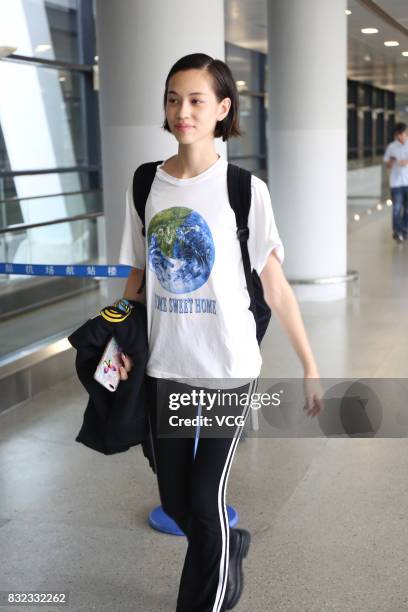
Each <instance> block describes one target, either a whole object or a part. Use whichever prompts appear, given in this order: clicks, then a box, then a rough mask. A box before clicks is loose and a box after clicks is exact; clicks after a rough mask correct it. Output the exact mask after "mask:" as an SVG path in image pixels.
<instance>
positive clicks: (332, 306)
mask: <svg viewBox="0 0 408 612" xmlns="http://www.w3.org/2000/svg"><path fill="white" fill-rule="evenodd" d="M348 253H349V261H348V264H349V265H348V267H349V268H351V269H357V270H358V271H359V272H360V294H359V296H354V297H353V296H352V295H350V296H349V297H348V298H347V300H345V301H338V302H331V303H330V302H324V303H311V302H309V303H303V304H301V310H302V313H303V316H304V320H305V324H306V328H307V330H308V334H309V337H310V339H311V343H312V346H313V349H314V352H315V354H316V357H317V361H318V364H319V366H320V373H321V375H322V377H346V376H347V377H354V378H357V377H401V378H404V377H407V378H408V348H407V344H406V337H407V333H406V332H407V323H408V309H407V296H408V276H407V270H408V243H404V244H402V245H397V244H395V243H394V242H392V240H391V238H390V231H389V217H388V215H385V214H384V215H379V216H378V218H377V219H374V220H372V221H370V222H369V223H365V224H361V225H360V226H359V227H353V228H352V231H350V233H349V245H348ZM263 353H264V367H263V376H269V377H296V376H299V375H300V374H301V370H300V367H299V364H298V362H297V359H296V357H295V354H294V352H293V350H292V348H291V347H290V345H289V343H288V340H287V339H286V337H285V336H284V334H283V332H282V331H281V330H280V329H279V327H278V326H277V322H276V320H273V322H272V325H271V327H270V329H269V331H268V336H267V338H266V339H265V342H264V345H263ZM85 400H86V394H85V392H84V390H83V389H82V387H81V385H80V383H79V382H78V381H77V380H76V379H69V380H66V381H64V382H62V383H59V384H58V385H56V386H54V387H53V388H50V389H49V390H47V391H46V392H44V393H42V394H40V395H38V396H36V397H35V399H34V400H33V401H31V402H29V403H27V404H25V405H23V406H21V407H20V408H18V409H14V410H10V411H8V412H5V413H3V414H1V415H0V466H1V471H0V474H1V477H0V482H1V485H0V486H1V494H0V550H1V564H0V568H1V569H0V590H5V589H13V590H34V589H36V590H37V589H38V590H48V591H49V590H51V589H52V590H57V591H69V597H70V609H72V610H76V611H79V610H83V611H86V612H87V611H89V610H97V611H98V612H99V611H105V610H106V611H109V612H116V611H118V612H119V611H120V612H122V611H123V612H125V611H126V612H127V611H129V612H131V611H132V612H172V611H174V610H175V602H176V597H177V586H178V580H179V575H180V571H181V566H182V562H183V558H184V554H185V550H186V542H185V540H184V538H180V537H175V536H169V535H162V534H160V533H158V532H155V531H153V530H152V529H150V527H149V526H148V524H147V516H148V513H149V512H150V510H151V509H152V508H153V507H154V506H156V505H157V504H158V493H157V486H156V481H155V477H154V474H153V473H152V472H151V470H150V468H149V466H148V464H147V462H146V460H145V458H144V457H143V455H142V453H141V449H140V448H139V447H136V448H133V449H132V450H130V451H128V452H126V453H123V454H120V455H114V456H110V457H106V456H102V455H99V454H98V453H95V452H94V451H91V450H89V449H87V448H85V447H84V446H82V445H80V444H78V443H76V442H75V441H74V438H75V435H76V433H77V432H78V430H79V427H80V425H81V423H82V415H83V410H84V405H85ZM405 455H407V462H408V445H407V444H406V440H405V439H404V438H400V439H398V438H388V439H385V438H383V439H380V438H374V439H367V438H366V439H364V438H357V439H350V438H348V437H346V436H344V437H340V438H334V437H333V438H329V437H311V438H290V437H287V438H284V437H281V438H276V437H275V438H273V439H271V438H257V437H249V438H247V439H246V440H245V441H243V442H242V443H240V444H239V446H238V450H237V453H236V455H235V461H234V465H233V467H232V470H231V475H230V478H229V485H228V503H230V504H232V505H234V506H235V507H236V509H237V510H238V512H239V515H240V525H242V526H245V527H246V528H249V529H250V531H251V532H252V535H253V540H252V547H251V549H250V553H249V555H248V558H247V560H246V564H245V567H246V573H245V583H246V586H245V590H244V593H243V596H242V599H241V601H240V603H239V605H238V606H237V608H236V610H237V612H269V611H274V612H275V611H276V612H277V611H285V612H348V611H355V612H380V611H381V612H385V611H387V612H397V611H402V610H407V609H408V580H407V578H408V576H407V574H408V552H407V551H408V529H407V524H406V521H407V518H406V517H407V515H408V493H407V487H406V472H407V468H406V465H405ZM405 497H407V500H405ZM2 609H3V608H2ZM4 609H7V608H4ZM12 609H13V610H14V608H11V607H10V610H12ZM31 609H33V608H31ZM35 609H38V610H39V609H40V608H35ZM41 609H48V610H54V609H55V610H57V608H41Z"/></svg>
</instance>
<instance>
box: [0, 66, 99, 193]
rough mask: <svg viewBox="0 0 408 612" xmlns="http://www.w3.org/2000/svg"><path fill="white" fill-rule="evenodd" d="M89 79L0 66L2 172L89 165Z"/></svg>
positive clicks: (81, 75)
mask: <svg viewBox="0 0 408 612" xmlns="http://www.w3.org/2000/svg"><path fill="white" fill-rule="evenodd" d="M85 78H86V76H85V75H83V74H81V73H78V72H66V71H62V70H55V69H52V68H44V67H37V66H34V65H30V64H16V63H11V62H0V90H1V92H2V94H1V96H0V164H1V165H0V170H10V169H11V170H14V171H18V170H32V169H41V168H56V167H61V166H62V167H64V166H77V165H81V164H86V163H88V160H87V153H86V142H85V134H86V132H85V130H84V129H83V116H82V108H83V107H84V104H82V102H83V101H82V88H81V84H82V83H83V79H85ZM19 195H21V194H19Z"/></svg>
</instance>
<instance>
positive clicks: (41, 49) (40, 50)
mask: <svg viewBox="0 0 408 612" xmlns="http://www.w3.org/2000/svg"><path fill="white" fill-rule="evenodd" d="M50 49H51V45H47V44H44V45H37V46H36V48H35V50H36V51H37V52H38V53H43V52H44V51H49V50H50Z"/></svg>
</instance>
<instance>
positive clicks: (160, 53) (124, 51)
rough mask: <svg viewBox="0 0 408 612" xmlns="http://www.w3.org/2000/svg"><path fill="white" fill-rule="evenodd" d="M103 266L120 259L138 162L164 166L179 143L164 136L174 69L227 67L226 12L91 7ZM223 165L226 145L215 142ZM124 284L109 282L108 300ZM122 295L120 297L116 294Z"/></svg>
mask: <svg viewBox="0 0 408 612" xmlns="http://www.w3.org/2000/svg"><path fill="white" fill-rule="evenodd" d="M96 35H97V49H98V56H99V79H100V81H99V82H100V85H99V96H100V118H101V141H102V165H103V188H104V207H105V223H106V239H107V241H106V251H107V262H108V263H112V264H115V263H116V262H117V258H118V255H119V246H120V244H119V243H120V238H121V231H122V224H123V219H124V210H125V208H124V206H125V190H126V187H127V184H128V181H129V179H130V177H131V175H133V172H134V170H135V168H136V167H137V166H138V165H140V164H141V163H143V162H147V161H155V160H159V159H167V158H168V157H171V156H172V155H174V154H175V153H176V152H177V148H178V147H177V141H176V139H175V138H174V136H172V135H171V134H170V133H169V132H165V131H164V130H163V129H161V125H162V123H163V119H164V110H163V94H164V85H165V80H166V77H167V74H168V72H169V70H170V68H171V67H172V65H173V64H174V63H175V62H176V61H177V60H178V59H180V58H181V57H182V56H184V55H187V54H189V53H207V54H208V55H210V56H211V57H214V58H218V59H222V60H224V59H225V39H224V5H223V2H219V0H206V2H205V3H196V2H190V1H188V0H173V1H172V2H162V1H161V0H149V2H146V0H120V2H113V1H112V0H96ZM216 147H217V151H218V152H219V153H220V154H221V155H222V156H223V157H226V144H225V143H223V142H222V140H221V139H217V140H216ZM123 286H124V283H122V282H121V283H120V284H119V283H118V282H117V281H115V280H109V282H108V295H109V298H113V297H116V296H118V295H119V293H120V292H121V290H122V288H123ZM120 295H121V293H120Z"/></svg>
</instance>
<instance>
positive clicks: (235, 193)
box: [227, 163, 256, 320]
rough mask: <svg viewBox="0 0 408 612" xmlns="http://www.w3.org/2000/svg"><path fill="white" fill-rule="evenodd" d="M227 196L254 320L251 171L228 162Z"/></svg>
mask: <svg viewBox="0 0 408 612" xmlns="http://www.w3.org/2000/svg"><path fill="white" fill-rule="evenodd" d="M227 185H228V197H229V201H230V205H231V208H232V209H233V211H234V213H235V217H236V221H237V238H238V240H239V244H240V247H241V253H242V262H243V264H244V272H245V279H246V284H247V289H248V293H249V296H250V300H251V305H250V307H249V308H250V310H251V311H252V314H253V315H254V317H255V320H256V301H255V293H254V285H253V281H252V266H251V260H250V258H249V252H248V237H249V228H248V216H249V210H250V208H251V173H250V172H249V170H245V168H240V167H239V166H236V165H235V164H230V163H228V168H227Z"/></svg>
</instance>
